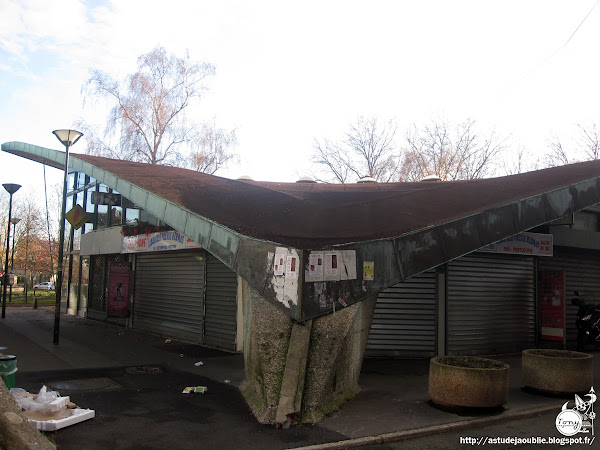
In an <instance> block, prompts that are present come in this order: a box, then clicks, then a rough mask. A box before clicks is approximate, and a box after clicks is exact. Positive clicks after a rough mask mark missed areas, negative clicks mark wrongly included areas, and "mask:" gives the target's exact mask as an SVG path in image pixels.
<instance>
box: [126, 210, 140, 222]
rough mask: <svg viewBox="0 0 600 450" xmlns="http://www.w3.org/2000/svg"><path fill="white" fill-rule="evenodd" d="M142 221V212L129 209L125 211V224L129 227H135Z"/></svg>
mask: <svg viewBox="0 0 600 450" xmlns="http://www.w3.org/2000/svg"><path fill="white" fill-rule="evenodd" d="M139 221H140V210H139V209H132V208H127V209H126V210H125V223H126V224H127V225H134V224H136V223H138V222H139Z"/></svg>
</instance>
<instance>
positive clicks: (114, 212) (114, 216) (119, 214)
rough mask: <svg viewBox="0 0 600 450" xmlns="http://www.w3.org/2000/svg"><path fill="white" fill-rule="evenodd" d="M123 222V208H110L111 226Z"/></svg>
mask: <svg viewBox="0 0 600 450" xmlns="http://www.w3.org/2000/svg"><path fill="white" fill-rule="evenodd" d="M122 223H123V208H121V207H120V206H113V207H112V208H110V226H111V227H116V226H119V225H121V224H122Z"/></svg>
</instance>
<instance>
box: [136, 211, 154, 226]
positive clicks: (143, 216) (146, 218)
mask: <svg viewBox="0 0 600 450" xmlns="http://www.w3.org/2000/svg"><path fill="white" fill-rule="evenodd" d="M140 222H143V223H147V224H149V225H154V226H158V219H157V218H156V217H155V216H153V215H152V214H150V213H149V212H147V211H144V210H141V211H140Z"/></svg>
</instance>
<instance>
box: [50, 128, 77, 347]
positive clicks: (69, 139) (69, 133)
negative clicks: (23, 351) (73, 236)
mask: <svg viewBox="0 0 600 450" xmlns="http://www.w3.org/2000/svg"><path fill="white" fill-rule="evenodd" d="M52 133H53V134H54V136H56V138H57V139H58V140H59V141H60V142H61V144H63V145H64V146H65V150H66V151H65V174H64V179H63V193H62V200H61V205H60V227H59V228H60V230H59V235H58V268H57V271H56V278H57V279H56V306H55V307H54V339H53V342H54V344H58V342H59V334H60V302H61V295H62V278H63V276H62V275H63V252H64V246H65V203H66V201H67V184H68V181H69V147H71V146H72V145H74V144H75V143H76V142H77V141H78V140H79V138H80V137H81V136H83V133H80V132H79V131H75V130H54V131H53V132H52Z"/></svg>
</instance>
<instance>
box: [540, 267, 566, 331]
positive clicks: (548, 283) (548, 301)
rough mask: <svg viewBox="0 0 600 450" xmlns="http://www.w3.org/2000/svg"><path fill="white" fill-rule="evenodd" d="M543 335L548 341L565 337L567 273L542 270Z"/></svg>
mask: <svg viewBox="0 0 600 450" xmlns="http://www.w3.org/2000/svg"><path fill="white" fill-rule="evenodd" d="M540 296H541V299H540V300H541V320H542V324H541V325H542V327H541V328H542V329H541V337H542V339H543V340H546V341H560V342H564V339H565V273H564V272H561V271H553V270H552V271H550V270H544V271H540Z"/></svg>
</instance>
